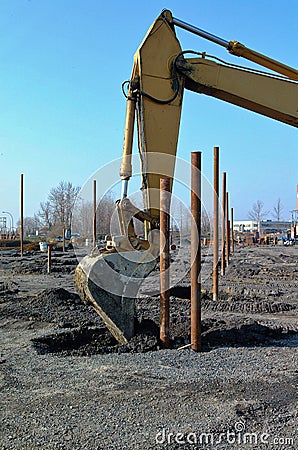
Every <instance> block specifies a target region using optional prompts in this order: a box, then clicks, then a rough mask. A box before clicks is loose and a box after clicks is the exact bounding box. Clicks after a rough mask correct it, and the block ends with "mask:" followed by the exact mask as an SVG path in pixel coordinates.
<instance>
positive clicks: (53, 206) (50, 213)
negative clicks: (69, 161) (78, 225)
mask: <svg viewBox="0 0 298 450" xmlns="http://www.w3.org/2000/svg"><path fill="white" fill-rule="evenodd" d="M79 190H80V188H79V187H78V186H73V184H72V183H71V182H69V181H68V182H66V181H60V183H59V184H58V186H57V187H55V188H52V189H51V190H50V194H49V196H48V199H47V201H45V202H43V203H41V204H40V211H39V213H38V216H39V217H40V219H41V220H42V221H43V223H44V225H45V226H47V227H48V228H49V229H51V228H52V227H54V226H60V227H61V226H65V227H70V226H71V218H72V210H73V207H74V204H75V201H76V197H77V195H78V193H79Z"/></svg>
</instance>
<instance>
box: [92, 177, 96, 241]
mask: <svg viewBox="0 0 298 450" xmlns="http://www.w3.org/2000/svg"><path fill="white" fill-rule="evenodd" d="M95 247H96V180H93V248H95Z"/></svg>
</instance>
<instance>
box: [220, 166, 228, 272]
mask: <svg viewBox="0 0 298 450" xmlns="http://www.w3.org/2000/svg"><path fill="white" fill-rule="evenodd" d="M226 187H227V174H226V172H223V173H222V193H221V199H222V200H221V202H222V213H223V214H222V224H221V274H222V275H224V274H225V268H226V246H225V224H226Z"/></svg>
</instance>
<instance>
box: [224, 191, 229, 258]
mask: <svg viewBox="0 0 298 450" xmlns="http://www.w3.org/2000/svg"><path fill="white" fill-rule="evenodd" d="M225 208H226V213H225V219H226V220H225V227H226V267H228V265H229V260H230V230H229V223H230V221H229V193H228V192H226V204H225Z"/></svg>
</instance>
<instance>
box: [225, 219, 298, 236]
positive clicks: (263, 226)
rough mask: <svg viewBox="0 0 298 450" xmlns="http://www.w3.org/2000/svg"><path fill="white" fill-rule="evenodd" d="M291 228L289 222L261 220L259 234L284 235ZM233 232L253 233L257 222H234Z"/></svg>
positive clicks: (256, 229) (256, 227) (256, 228)
mask: <svg viewBox="0 0 298 450" xmlns="http://www.w3.org/2000/svg"><path fill="white" fill-rule="evenodd" d="M290 227H291V222H290V221H288V222H287V221H286V222H285V221H279V222H278V221H276V220H262V221H261V222H260V231H261V233H265V234H269V233H286V231H287V230H289V229H290ZM233 229H234V231H238V232H242V233H245V232H246V233H255V232H256V231H258V222H257V221H254V220H235V221H234V226H233Z"/></svg>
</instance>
